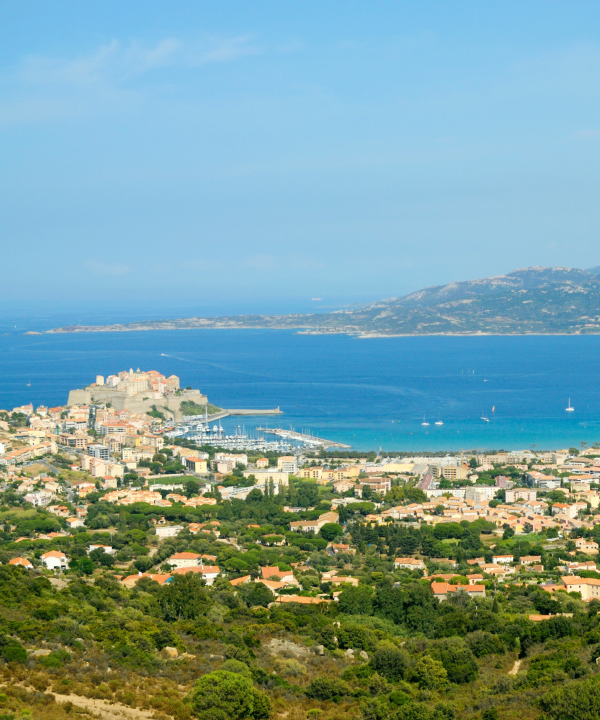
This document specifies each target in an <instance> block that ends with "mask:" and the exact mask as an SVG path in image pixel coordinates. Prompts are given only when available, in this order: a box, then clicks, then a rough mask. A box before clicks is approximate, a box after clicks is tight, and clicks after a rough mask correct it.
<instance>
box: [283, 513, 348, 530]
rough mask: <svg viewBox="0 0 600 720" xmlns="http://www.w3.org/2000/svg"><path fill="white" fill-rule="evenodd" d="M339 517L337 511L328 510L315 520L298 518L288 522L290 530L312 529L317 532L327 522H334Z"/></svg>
mask: <svg viewBox="0 0 600 720" xmlns="http://www.w3.org/2000/svg"><path fill="white" fill-rule="evenodd" d="M339 519H340V516H339V514H338V513H336V512H333V511H330V512H326V513H323V514H322V515H319V517H318V519H317V520H298V521H297V522H291V523H290V530H291V531H292V532H309V531H310V530H312V531H313V532H315V533H317V532H319V530H320V529H321V528H322V527H323V525H326V524H327V523H336V522H338V520H339Z"/></svg>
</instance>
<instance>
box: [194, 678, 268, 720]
mask: <svg viewBox="0 0 600 720" xmlns="http://www.w3.org/2000/svg"><path fill="white" fill-rule="evenodd" d="M189 700H190V706H191V708H192V711H193V713H194V715H196V716H197V717H198V718H200V720H247V719H248V718H251V720H263V719H265V718H268V717H270V715H271V703H270V702H269V698H268V697H267V696H266V695H265V693H263V692H261V691H260V690H256V689H255V688H254V687H253V686H252V683H251V682H250V680H249V679H248V678H246V677H243V676H242V675H239V674H238V673H232V672H227V671H226V670H217V671H216V672H211V673H208V674H207V675H203V676H202V677H201V678H200V679H199V680H196V683H195V685H194V689H193V690H192V692H191V695H190V698H189Z"/></svg>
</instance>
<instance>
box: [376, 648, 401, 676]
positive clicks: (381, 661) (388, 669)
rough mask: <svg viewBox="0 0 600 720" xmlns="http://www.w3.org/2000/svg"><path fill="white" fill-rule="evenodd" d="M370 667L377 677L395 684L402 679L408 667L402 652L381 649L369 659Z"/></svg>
mask: <svg viewBox="0 0 600 720" xmlns="http://www.w3.org/2000/svg"><path fill="white" fill-rule="evenodd" d="M370 665H371V667H372V668H373V669H374V670H375V672H377V673H379V675H383V676H384V677H386V678H387V679H388V680H393V681H394V682H397V681H398V680H403V679H404V675H405V674H406V669H407V667H408V658H407V655H406V653H405V652H404V651H403V650H396V649H394V648H381V649H380V650H377V651H376V652H375V654H374V655H373V657H372V658H371V661H370Z"/></svg>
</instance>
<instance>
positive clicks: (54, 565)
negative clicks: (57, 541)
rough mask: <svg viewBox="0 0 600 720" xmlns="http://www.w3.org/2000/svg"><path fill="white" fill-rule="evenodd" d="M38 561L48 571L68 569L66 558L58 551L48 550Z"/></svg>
mask: <svg viewBox="0 0 600 720" xmlns="http://www.w3.org/2000/svg"><path fill="white" fill-rule="evenodd" d="M40 559H41V561H42V564H43V566H44V567H45V568H46V569H48V570H66V569H67V568H68V567H69V561H68V559H67V556H66V555H65V554H64V553H62V552H59V551H58V550H50V551H49V552H47V553H44V554H43V555H42V557H41V558H40Z"/></svg>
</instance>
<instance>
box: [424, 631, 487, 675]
mask: <svg viewBox="0 0 600 720" xmlns="http://www.w3.org/2000/svg"><path fill="white" fill-rule="evenodd" d="M430 654H431V656H432V657H433V658H434V660H439V661H440V662H441V663H442V664H443V666H444V667H445V668H446V672H447V673H448V680H450V682H453V683H468V682H471V681H472V680H475V678H476V677H477V673H478V671H479V667H478V665H477V661H476V660H475V658H474V657H473V653H472V652H471V650H470V648H469V647H468V646H467V645H465V643H464V642H463V640H461V639H460V638H448V639H447V640H443V641H441V642H440V643H438V644H437V645H435V646H432V647H431V649H430Z"/></svg>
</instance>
